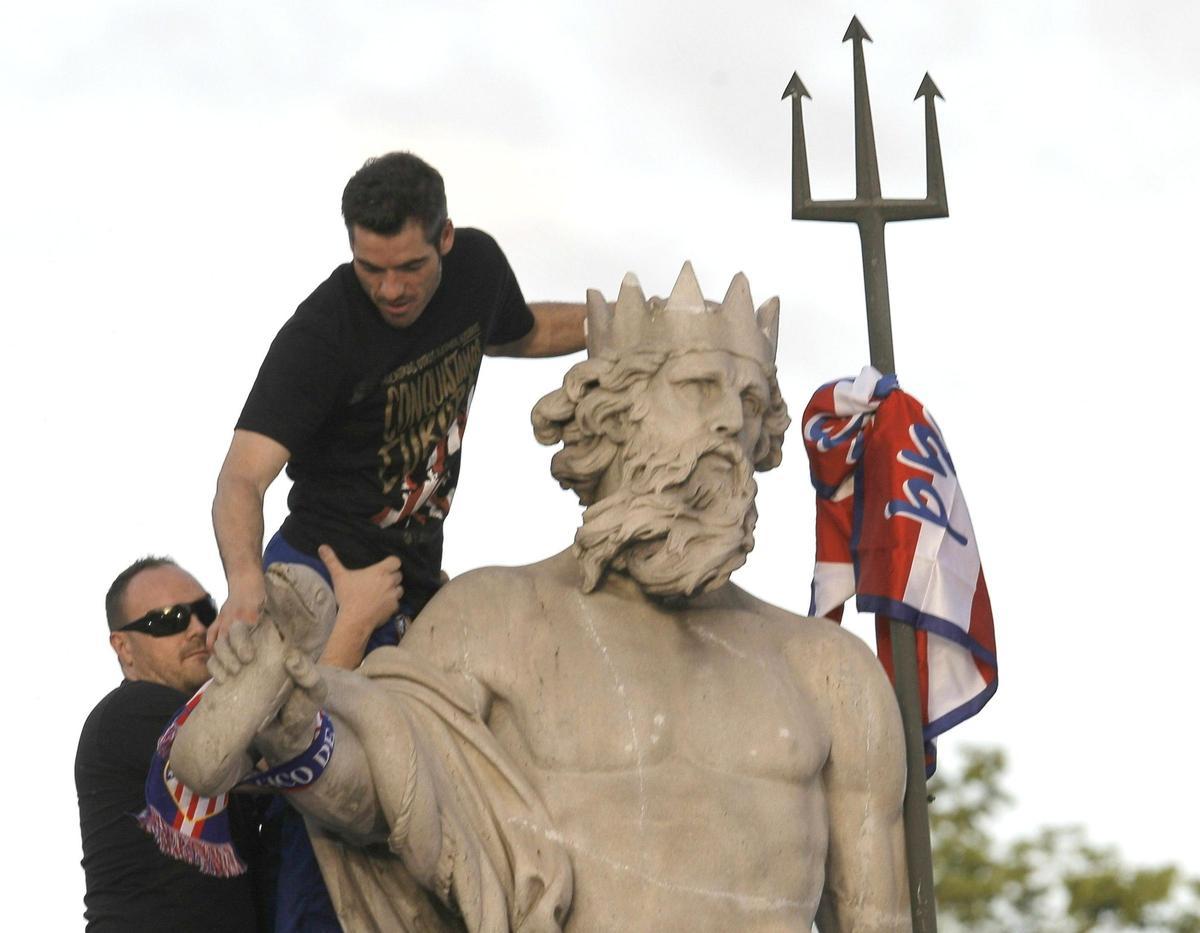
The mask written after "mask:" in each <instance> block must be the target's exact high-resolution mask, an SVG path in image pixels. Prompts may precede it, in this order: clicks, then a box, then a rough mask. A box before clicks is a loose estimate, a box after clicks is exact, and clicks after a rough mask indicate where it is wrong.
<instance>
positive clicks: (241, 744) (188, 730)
mask: <svg viewBox="0 0 1200 933" xmlns="http://www.w3.org/2000/svg"><path fill="white" fill-rule="evenodd" d="M268 588H269V584H268ZM288 647H289V646H288V645H287V643H286V642H285V641H284V639H283V636H282V635H281V634H280V632H279V630H278V628H277V627H276V626H275V624H274V622H273V621H272V620H271V619H270V618H264V619H263V620H262V621H260V622H259V623H258V624H257V625H254V626H248V625H246V623H244V622H240V621H239V622H236V623H234V625H233V627H232V628H231V629H230V631H229V637H228V638H223V639H220V640H219V641H218V642H217V644H216V645H215V646H214V648H213V656H212V658H210V659H209V671H210V673H212V675H213V682H212V683H211V684H209V686H208V688H207V689H206V690H205V692H204V696H203V698H202V699H201V700H200V702H199V703H198V704H197V705H196V708H195V709H194V710H192V713H191V715H190V716H189V717H188V720H187V722H185V723H184V724H183V726H182V727H181V728H180V730H179V734H178V735H177V736H176V738H175V744H174V746H173V747H172V749H171V766H172V768H173V769H174V771H175V774H176V775H177V776H178V777H179V779H180V780H181V781H183V783H184V784H186V785H187V786H188V787H190V788H191V789H192V790H194V791H197V792H199V793H201V794H205V795H207V796H215V795H216V794H219V793H223V792H224V791H227V790H229V788H231V787H233V785H234V784H236V783H237V782H238V781H239V780H240V779H241V778H243V777H245V775H246V774H247V773H248V772H249V771H250V770H251V768H252V766H253V760H254V759H253V757H252V755H251V752H250V749H251V746H252V745H253V744H254V740H255V737H256V736H257V735H258V733H260V732H261V731H262V730H263V729H264V727H266V726H267V725H268V724H269V723H270V722H271V721H272V720H274V719H275V717H276V714H277V713H278V712H279V710H280V708H281V707H282V706H283V704H284V702H285V701H286V700H287V699H288V696H289V695H290V694H291V693H292V690H293V681H292V678H291V675H290V674H288V672H287V669H286V668H285V667H284V657H285V655H286V654H287V652H288Z"/></svg>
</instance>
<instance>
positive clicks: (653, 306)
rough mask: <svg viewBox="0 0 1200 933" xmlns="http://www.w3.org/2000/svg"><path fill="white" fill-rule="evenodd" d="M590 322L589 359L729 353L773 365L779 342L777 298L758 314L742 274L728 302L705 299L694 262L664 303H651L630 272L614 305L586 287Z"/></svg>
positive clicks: (731, 286) (656, 300)
mask: <svg viewBox="0 0 1200 933" xmlns="http://www.w3.org/2000/svg"><path fill="white" fill-rule="evenodd" d="M587 324H588V338H587V345H588V356H591V357H597V356H605V357H615V356H619V355H620V354H622V353H627V352H631V351H638V350H662V351H666V352H674V351H678V350H688V349H695V350H725V351H727V352H729V353H736V354H737V355H738V356H744V357H747V358H749V359H753V360H758V361H759V362H760V363H762V364H763V365H764V366H767V367H770V366H773V365H774V363H775V349H776V345H777V344H778V342H779V299H778V298H771V299H770V300H768V301H766V302H764V303H763V305H762V307H761V308H759V309H758V311H757V313H756V312H755V310H754V304H753V302H752V300H751V298H750V283H749V282H748V281H747V280H746V276H745V275H744V274H742V273H741V272H739V273H738V274H737V275H735V276H734V277H733V281H732V282H730V283H729V290H728V291H727V292H726V293H725V300H724V301H722V302H721V303H720V304H717V303H716V302H713V301H705V300H704V296H703V295H701V293H700V285H699V283H698V282H697V281H696V274H695V272H693V271H692V264H691V263H690V262H685V263H684V264H683V269H682V270H680V273H679V278H678V279H677V280H676V281H675V287H674V288H673V289H672V290H671V295H670V297H669V298H667V299H666V301H663V299H662V298H658V297H653V298H651V299H650V300H649V301H647V300H646V296H645V295H644V294H643V293H642V287H641V285H640V284H639V283H638V280H637V276H635V275H634V274H633V273H632V272H630V273H628V274H627V275H626V276H625V278H624V280H623V281H622V282H621V291H620V293H619V294H618V295H617V301H616V304H615V305H613V304H609V303H608V302H606V301H605V300H604V296H603V295H601V294H600V292H598V291H597V290H596V289H588V293H587Z"/></svg>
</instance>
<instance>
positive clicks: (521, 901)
mask: <svg viewBox="0 0 1200 933" xmlns="http://www.w3.org/2000/svg"><path fill="white" fill-rule="evenodd" d="M283 582H284V583H286V579H284V580H283ZM271 586H272V584H271V581H270V578H268V588H269V589H270V588H271ZM285 595H286V594H285ZM276 603H277V604H278V606H279V607H280V608H278V609H277V613H278V614H280V615H282V614H283V613H285V612H286V613H287V614H288V616H289V618H278V619H277V618H272V617H270V616H268V617H267V618H265V619H264V620H263V621H262V622H260V623H259V624H258V625H257V626H254V627H252V628H247V627H245V626H244V625H238V626H235V627H234V628H233V629H232V630H231V632H230V634H229V637H228V638H227V639H222V640H221V641H220V642H218V644H217V646H216V647H215V648H214V656H213V660H212V661H211V662H210V670H211V672H212V673H213V681H214V682H213V683H211V684H210V685H209V687H208V689H207V690H206V692H205V695H204V697H203V698H202V699H201V701H200V703H199V704H198V705H197V706H196V707H195V709H194V710H193V711H192V714H191V716H190V717H189V718H188V720H187V722H186V723H184V725H183V727H181V729H180V731H179V734H178V736H177V737H176V740H175V745H174V747H173V749H172V767H173V768H174V770H175V773H176V775H177V776H178V777H179V778H180V780H182V781H183V782H184V783H185V784H187V785H188V786H191V787H193V788H194V789H196V790H199V791H201V792H202V793H206V794H210V795H211V794H215V793H219V792H222V791H225V790H228V789H229V788H230V787H232V786H233V785H234V784H236V783H237V782H238V781H239V780H240V779H241V778H242V777H243V776H244V775H245V773H246V772H247V771H248V770H249V768H250V762H251V761H252V760H255V759H256V758H257V756H258V755H262V756H263V757H265V758H266V760H267V761H268V763H269V764H271V765H277V764H279V763H281V762H285V761H287V760H289V759H291V758H292V757H294V756H295V755H297V754H298V753H299V752H300V751H302V750H303V749H304V748H305V747H307V745H308V744H309V743H310V742H311V741H312V737H313V736H312V729H313V725H312V724H313V720H314V717H315V713H316V710H317V709H318V706H323V707H324V708H325V709H326V711H327V712H328V714H329V716H330V718H331V720H332V721H333V725H334V752H333V755H332V756H331V758H330V760H329V763H328V765H327V766H326V768H325V770H324V772H323V773H322V774H321V776H320V777H319V778H318V779H317V780H316V781H315V782H314V783H313V784H311V785H310V786H308V787H306V788H304V789H301V790H296V791H292V792H290V793H289V795H288V796H289V800H290V801H291V802H292V803H293V804H294V805H295V806H296V807H297V808H298V809H300V810H301V811H303V812H304V813H305V815H306V816H308V817H309V818H311V819H313V820H316V821H317V822H319V823H320V824H321V825H322V826H323V827H326V828H328V829H329V830H331V831H333V832H334V833H335V834H337V835H338V836H341V837H342V838H345V839H347V840H348V841H350V842H351V843H354V844H356V845H360V846H361V845H366V844H370V843H386V845H387V848H388V849H389V850H390V851H391V852H392V853H393V854H394V855H395V856H396V865H395V866H394V868H395V870H396V871H406V872H408V873H409V875H411V877H412V878H413V879H415V880H416V882H417V883H418V884H419V885H420V886H421V887H423V888H425V889H426V890H427V891H429V892H431V893H432V894H433V895H435V896H436V897H437V898H438V899H439V900H441V901H442V903H444V904H446V905H448V906H451V907H452V909H453V910H455V911H456V912H458V913H459V914H461V915H462V918H463V920H464V921H465V923H466V926H467V929H469V930H497V931H499V930H508V929H519V930H528V931H533V930H558V929H560V925H561V922H562V920H563V918H565V916H566V911H567V908H568V906H569V904H570V899H571V884H572V882H571V868H570V863H569V861H568V860H567V857H566V855H565V853H564V852H563V851H562V849H561V847H560V846H559V845H558V844H557V843H556V842H555V841H554V832H553V828H552V826H551V823H550V820H549V817H548V815H547V813H546V811H545V809H544V807H543V806H542V805H541V802H540V800H539V799H538V798H537V795H536V794H535V793H534V792H533V791H532V789H531V788H530V786H529V785H528V783H527V781H526V780H525V778H524V777H523V776H522V775H521V774H520V773H519V772H517V770H516V769H515V768H514V767H513V766H512V765H511V763H510V762H509V761H508V760H507V757H506V755H505V753H504V752H503V750H502V749H501V748H500V747H499V745H498V744H497V743H496V741H495V739H494V737H493V736H492V735H491V732H490V731H489V730H488V727H487V725H486V724H485V723H484V722H483V721H482V720H481V718H480V716H479V714H478V713H477V712H476V705H475V704H474V703H473V702H469V701H467V700H465V699H464V698H463V690H462V689H460V687H461V685H456V684H452V683H450V682H449V681H448V680H447V679H446V678H444V677H443V676H442V675H440V674H439V673H437V672H436V671H434V670H433V669H431V668H430V667H429V666H428V665H427V664H424V663H423V662H421V661H420V660H419V659H415V658H413V657H411V656H410V655H408V654H407V653H406V652H404V651H403V649H386V650H384V651H377V652H375V654H374V655H372V656H371V659H370V660H369V662H368V665H367V666H366V667H365V668H364V669H363V670H365V671H366V673H367V676H364V673H360V672H351V671H342V670H337V669H334V668H325V667H318V666H315V665H314V664H313V663H312V661H311V659H310V652H307V651H305V650H301V649H300V648H297V647H295V644H294V641H295V640H296V639H295V637H294V636H295V633H296V632H297V630H303V628H304V624H303V619H299V620H297V618H295V617H296V616H297V615H303V614H304V612H306V611H307V610H306V608H305V606H304V605H303V604H302V603H295V602H291V603H289V601H288V600H286V599H282V598H281V599H278V600H276ZM283 607H286V608H283ZM468 692H469V691H468ZM319 851H321V850H319ZM333 857H336V854H335V855H334V856H333ZM322 869H323V871H325V872H326V874H327V876H328V875H329V874H330V873H331V872H334V871H336V868H333V867H328V866H326V865H325V864H324V861H323V862H322ZM331 894H333V895H334V900H335V907H337V906H338V905H337V891H336V890H331Z"/></svg>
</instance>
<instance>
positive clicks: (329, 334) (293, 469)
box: [237, 229, 533, 609]
mask: <svg viewBox="0 0 1200 933" xmlns="http://www.w3.org/2000/svg"><path fill="white" fill-rule="evenodd" d="M532 327H533V315H532V313H531V312H530V310H529V307H528V305H526V304H525V298H524V296H523V295H522V294H521V288H520V286H519V285H518V284H517V279H516V276H514V275H513V272H512V269H511V268H510V267H509V265H508V260H506V259H505V258H504V254H503V253H502V252H501V251H500V247H499V246H497V245H496V241H495V240H493V239H492V238H491V237H490V236H488V235H487V234H486V233H483V232H482V231H479V230H471V229H461V230H457V231H456V232H455V241H454V246H453V248H452V249H451V250H450V252H449V253H447V254H446V256H445V257H444V258H443V260H442V280H441V283H440V284H439V286H438V288H437V291H436V292H434V295H433V298H432V299H431V300H430V302H429V304H428V306H427V307H426V308H425V311H424V312H423V313H422V315H421V316H420V317H419V318H418V319H417V321H416V322H415V323H414V324H413V325H412V326H411V327H407V328H402V329H401V328H393V327H391V326H389V325H388V324H386V323H385V322H384V321H383V319H382V317H381V316H380V313H379V311H378V309H377V308H376V307H375V305H374V304H372V302H371V299H370V298H369V296H368V295H367V294H366V292H364V291H363V288H362V286H361V285H360V284H359V281H358V278H357V277H356V276H355V274H354V269H353V267H352V266H351V264H350V263H346V264H345V265H342V266H339V267H338V268H337V269H335V270H334V271H333V274H332V275H331V276H330V277H329V278H328V279H327V280H326V281H325V282H323V283H322V284H321V285H319V286H318V287H317V289H316V291H314V292H313V293H312V294H311V295H310V296H309V297H308V298H307V299H305V301H304V302H303V303H302V304H301V305H300V307H299V308H297V309H296V313H295V314H294V315H292V317H291V319H289V320H288V322H287V323H286V324H285V325H284V326H283V328H282V329H281V330H280V331H279V334H278V335H277V336H276V337H275V340H274V342H273V343H272V344H271V349H270V350H269V351H268V353H267V356H266V359H265V360H263V364H262V367H261V369H260V370H259V373H258V378H257V379H256V380H255V382H254V387H253V388H252V389H251V390H250V396H249V398H247V400H246V405H245V407H244V408H243V410H242V414H241V417H240V418H239V419H238V423H237V427H239V428H242V429H245V430H249V431H255V432H257V433H259V434H265V435H266V436H268V437H270V438H272V439H274V440H276V441H278V442H279V443H281V444H282V445H283V446H284V447H286V448H287V449H288V451H289V452H290V453H291V459H290V460H289V461H288V467H287V474H288V476H289V477H290V478H291V479H292V483H293V485H292V490H291V493H290V494H289V496H288V508H289V510H290V514H289V515H288V518H287V520H286V521H285V522H284V524H283V528H282V531H283V536H284V538H286V539H287V541H288V543H290V544H291V545H292V546H293V547H296V548H299V549H300V550H301V551H305V552H307V553H310V554H316V551H317V547H318V546H319V545H321V544H329V545H331V546H332V547H333V549H334V550H335V551H337V552H338V556H339V557H340V558H341V559H342V561H343V562H344V563H345V564H346V565H347V566H350V567H363V566H366V565H367V564H371V563H374V562H375V561H378V560H381V559H382V558H384V557H386V556H387V555H389V554H396V555H398V556H399V557H400V559H401V561H402V562H403V570H404V587H405V591H406V593H407V595H408V597H409V599H410V600H411V601H412V602H413V603H414V607H415V608H417V609H419V608H420V607H421V606H422V605H424V603H425V601H426V600H427V599H428V598H429V596H431V595H432V593H433V591H434V590H435V589H436V588H437V585H438V574H439V572H440V571H441V566H442V522H443V520H444V519H445V517H446V513H447V512H449V511H450V502H451V499H452V498H453V495H454V489H455V486H456V485H457V483H458V470H459V462H460V459H461V445H462V435H463V431H464V429H465V427H466V421H467V412H468V410H469V408H470V404H471V396H472V393H473V392H474V389H475V382H476V380H477V379H478V376H479V365H480V363H481V361H482V359H483V349H484V347H485V346H487V345H491V344H499V343H507V342H509V341H512V340H517V339H519V338H520V337H523V336H525V335H526V334H527V333H528V332H529V330H530V329H531V328H532Z"/></svg>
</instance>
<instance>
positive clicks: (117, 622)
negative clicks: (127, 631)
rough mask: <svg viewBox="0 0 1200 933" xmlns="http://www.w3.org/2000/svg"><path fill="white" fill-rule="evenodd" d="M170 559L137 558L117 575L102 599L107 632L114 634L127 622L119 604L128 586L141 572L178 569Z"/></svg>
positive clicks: (122, 600)
mask: <svg viewBox="0 0 1200 933" xmlns="http://www.w3.org/2000/svg"><path fill="white" fill-rule="evenodd" d="M178 566H179V565H178V564H177V563H175V561H174V560H172V559H171V558H170V557H155V556H153V555H151V556H148V557H139V558H138V559H137V560H135V561H134V562H133V563H132V564H130V565H129V566H128V567H126V568H125V569H124V570H122V571H121V572H120V573H119V574H117V578H116V579H115V580H113V582H112V585H111V586H110V587H109V588H108V594H107V595H106V596H105V597H104V614H105V615H106V616H108V630H109V631H110V632H115V631H116V630H117V629H119V628H120V627H121V626H122V625H125V623H127V622H128V621H129V620H128V619H126V618H125V613H124V612H123V611H122V606H121V603H122V602H124V600H125V591H126V590H127V589H129V584H130V582H131V581H132V580H133V578H134V577H136V576H137V575H138V574H139V573H141V572H142V571H143V570H153V569H154V568H156V567H178Z"/></svg>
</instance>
